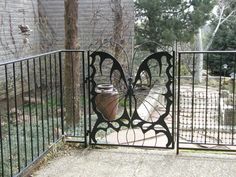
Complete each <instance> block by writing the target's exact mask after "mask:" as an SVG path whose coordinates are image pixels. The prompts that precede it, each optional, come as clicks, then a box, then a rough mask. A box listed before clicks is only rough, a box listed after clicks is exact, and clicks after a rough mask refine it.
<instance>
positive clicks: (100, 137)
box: [87, 51, 175, 148]
mask: <svg viewBox="0 0 236 177" xmlns="http://www.w3.org/2000/svg"><path fill="white" fill-rule="evenodd" d="M174 56H175V55H174V53H173V55H171V54H169V53H168V52H158V53H154V54H151V55H149V56H148V57H146V58H145V59H144V60H143V61H141V59H142V58H140V59H137V60H134V59H132V60H128V59H127V60H122V62H120V63H119V62H118V60H117V59H116V58H114V57H113V56H112V55H110V54H108V53H106V52H98V51H96V52H93V53H89V54H88V87H87V88H88V95H89V143H90V144H99V145H107V144H109V145H118V146H141V147H143V146H145V147H162V148H174V137H173V136H174V118H173V117H174V106H173V105H174ZM133 58H134V57H133ZM119 61H121V59H120V58H119Z"/></svg>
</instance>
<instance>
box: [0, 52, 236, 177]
mask: <svg viewBox="0 0 236 177" xmlns="http://www.w3.org/2000/svg"><path fill="white" fill-rule="evenodd" d="M75 53H76V54H77V55H78V56H79V60H80V75H79V78H77V79H79V80H80V83H81V84H80V85H79V86H78V87H76V88H75V87H73V88H72V93H71V94H70V95H72V98H71V100H70V101H71V102H70V104H71V105H72V107H71V108H72V109H71V111H68V110H65V105H64V104H65V103H64V101H65V98H66V96H68V95H66V94H65V90H64V83H65V77H64V75H65V70H64V67H65V57H66V55H71V56H73V55H74V54H75ZM90 56H91V54H89V52H88V53H87V52H85V51H78V50H60V51H54V52H50V53H46V54H42V55H37V56H33V57H29V58H24V59H18V60H15V61H11V62H7V63H2V64H0V71H1V72H2V74H1V77H0V174H1V176H15V175H19V174H21V173H22V172H23V171H24V170H25V169H27V168H28V167H29V166H30V165H32V164H33V162H35V161H36V160H37V159H38V158H39V157H41V155H43V154H44V153H45V152H46V151H47V150H48V149H50V147H51V146H52V145H54V144H56V143H57V142H58V141H60V140H61V139H62V138H63V137H65V138H66V140H67V141H75V142H82V143H84V144H85V145H87V141H88V140H87V136H89V133H91V132H89V131H87V129H88V130H92V128H93V126H94V125H93V122H91V119H92V118H91V117H93V114H94V112H93V110H92V107H91V106H92V105H91V95H90V94H91V93H90V92H91V90H92V88H91V85H90V84H89V83H90V82H91V81H92V80H89V79H90V78H89V73H90V70H89V66H90V65H91V63H90V58H89V57H90ZM174 61H175V60H174ZM67 62H68V61H67ZM71 62H73V61H72V60H71ZM71 64H72V68H71V72H69V74H70V78H71V80H72V81H73V80H74V79H76V78H75V77H76V76H75V75H74V72H73V71H74V66H73V63H71ZM172 65H173V67H174V63H173V64H172ZM172 65H171V66H172ZM91 66H92V65H91ZM108 66H110V65H108ZM176 66H178V67H177V68H173V70H171V71H172V72H173V79H172V80H174V77H175V78H177V83H178V84H177V85H176V86H175V88H176V94H175V98H176V99H175V100H174V97H173V105H175V106H173V107H172V109H173V110H174V109H175V108H176V112H177V113H176V116H177V124H176V125H177V136H176V137H177V151H179V149H186V148H187V149H208V150H209V149H210V150H211V149H214V150H218V149H220V150H235V147H236V146H235V145H236V140H235V139H236V119H235V117H236V116H235V84H236V83H235V76H236V75H235V73H236V52H179V53H178V60H177V65H176ZM98 69H99V67H98V68H97V70H98ZM98 73H99V72H98ZM90 74H91V73H90ZM170 76H172V75H170ZM158 83H159V82H158ZM173 83H174V82H173ZM76 89H79V94H80V95H79V97H80V100H79V101H80V107H79V109H80V112H79V115H76V114H75V111H76V109H77V108H76V106H75V101H76V100H75V94H76V91H78V90H76ZM153 93H154V92H151V91H148V92H147V93H146V95H150V96H151V95H152V94H153ZM155 93H156V92H155ZM137 95H138V94H137ZM151 97H153V95H152V96H151ZM159 101H160V100H159ZM163 103H165V102H164V101H163ZM174 103H175V104H174ZM151 106H153V105H151ZM145 107H146V106H145ZM160 111H162V110H159V112H160ZM71 112H72V113H71ZM131 112H132V111H131ZM141 112H142V111H141ZM67 114H70V115H71V120H72V124H71V125H70V126H69V125H68V124H67V122H66V121H65V117H66V116H67ZM148 114H151V113H149V112H148ZM174 117H175V114H173V118H174ZM89 118H90V119H89ZM154 121H155V120H154ZM154 121H153V122H154ZM167 123H168V125H170V127H171V129H173V130H174V119H173V120H172V121H169V119H167ZM144 128H145V127H144ZM90 135H91V134H90ZM125 138H126V139H127V133H126V135H125ZM90 141H91V139H90ZM90 141H88V142H90ZM173 141H174V140H173ZM90 143H91V142H90ZM91 144H92V143H91ZM93 144H94V142H93ZM95 144H96V143H95ZM119 145H121V143H120V144H119ZM134 145H135V144H132V146H134ZM141 146H144V145H143V143H142V144H141Z"/></svg>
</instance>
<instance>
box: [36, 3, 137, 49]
mask: <svg viewBox="0 0 236 177" xmlns="http://www.w3.org/2000/svg"><path fill="white" fill-rule="evenodd" d="M112 1H113V0H79V12H78V13H79V17H78V29H79V31H78V34H79V45H80V49H82V50H88V49H92V50H94V49H96V48H98V47H99V46H101V43H104V41H107V40H110V39H111V38H112V35H113V24H114V14H113V12H112V8H113V6H112ZM40 2H41V3H40V6H39V7H40V8H39V9H42V11H43V12H44V15H45V17H46V18H47V20H48V24H49V26H50V28H51V29H53V30H52V33H53V34H55V36H54V37H55V38H54V39H55V40H54V42H55V43H54V49H56V48H64V1H58V0H41V1H40ZM122 7H123V18H124V39H125V41H126V44H125V45H124V48H127V50H128V51H130V49H131V44H132V42H131V40H132V39H133V36H134V4H133V0H122Z"/></svg>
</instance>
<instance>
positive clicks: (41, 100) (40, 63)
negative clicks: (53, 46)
mask: <svg viewBox="0 0 236 177" xmlns="http://www.w3.org/2000/svg"><path fill="white" fill-rule="evenodd" d="M41 60H42V58H41V57H39V82H40V102H41V122H42V138H43V151H44V150H45V137H44V117H43V88H42V87H43V85H42V84H43V82H42V61H41Z"/></svg>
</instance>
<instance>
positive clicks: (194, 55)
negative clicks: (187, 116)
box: [191, 54, 196, 142]
mask: <svg viewBox="0 0 236 177" xmlns="http://www.w3.org/2000/svg"><path fill="white" fill-rule="evenodd" d="M195 60H196V54H193V77H192V122H191V142H193V136H194V135H193V134H194V128H193V126H194V123H193V121H194V83H195Z"/></svg>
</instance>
